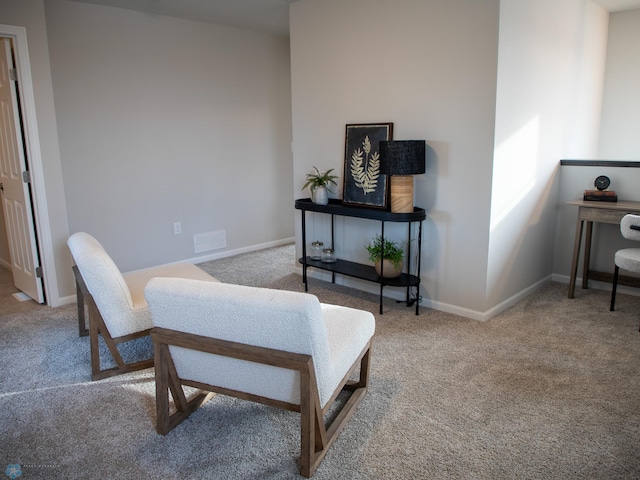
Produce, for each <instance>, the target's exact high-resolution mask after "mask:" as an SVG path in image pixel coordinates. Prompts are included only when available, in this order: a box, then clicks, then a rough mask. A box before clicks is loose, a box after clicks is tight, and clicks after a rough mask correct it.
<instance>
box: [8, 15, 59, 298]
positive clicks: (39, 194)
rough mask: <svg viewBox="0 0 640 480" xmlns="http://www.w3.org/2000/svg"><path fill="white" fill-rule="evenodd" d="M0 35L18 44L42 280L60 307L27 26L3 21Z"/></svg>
mask: <svg viewBox="0 0 640 480" xmlns="http://www.w3.org/2000/svg"><path fill="white" fill-rule="evenodd" d="M0 36H2V37H10V38H12V39H13V46H14V48H15V56H16V70H17V72H18V80H19V84H20V85H19V87H20V99H21V108H22V115H23V118H22V128H23V130H24V137H25V148H26V150H27V161H28V162H29V171H30V173H31V202H32V205H33V219H34V223H35V225H34V227H35V232H36V236H37V237H38V250H39V253H40V266H41V267H42V282H43V287H44V294H45V299H46V302H47V304H48V305H50V306H52V307H56V306H59V305H58V303H59V300H60V294H59V291H58V282H57V278H56V271H55V256H54V253H53V239H52V238H51V223H50V220H49V212H48V209H47V197H46V189H45V183H44V170H43V166H42V152H41V149H40V136H39V134H38V123H37V121H36V106H35V97H34V94H33V79H32V76H31V63H30V61H29V50H28V48H27V29H26V28H25V27H19V26H14V25H3V24H0Z"/></svg>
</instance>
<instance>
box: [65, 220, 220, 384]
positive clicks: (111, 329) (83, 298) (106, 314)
mask: <svg viewBox="0 0 640 480" xmlns="http://www.w3.org/2000/svg"><path fill="white" fill-rule="evenodd" d="M67 245H68V246H69V249H70V250H71V255H72V256H73V259H74V261H75V263H76V265H75V266H74V267H73V271H74V274H75V278H76V287H77V288H76V290H77V296H78V330H79V333H80V335H81V336H82V335H87V334H88V335H89V337H90V345H91V373H92V378H93V379H94V380H98V379H101V378H106V377H110V376H113V375H117V374H120V373H126V372H131V371H135V370H140V369H142V368H149V367H151V366H153V359H146V360H142V361H138V362H134V363H126V362H125V361H124V360H123V358H122V355H120V353H119V351H118V347H117V345H118V344H119V343H122V342H126V341H129V340H133V339H135V338H139V337H143V336H145V335H149V330H150V329H151V327H152V325H151V314H150V313H149V308H148V306H147V302H146V300H145V298H144V287H145V285H146V284H147V282H148V281H149V280H150V279H152V278H154V277H167V276H169V277H183V278H195V279H201V280H208V281H215V282H217V280H216V279H215V278H213V277H212V276H211V275H209V274H208V273H206V272H205V271H203V270H202V269H200V268H198V267H196V266H195V265H192V264H190V263H177V264H173V265H166V266H160V267H154V268H149V269H145V270H140V271H136V272H132V273H128V274H124V275H123V274H122V273H120V270H119V269H118V267H117V266H116V264H115V263H114V262H113V260H112V259H111V257H110V256H109V254H108V253H107V252H106V251H105V250H104V248H103V247H102V245H101V244H100V243H99V242H98V241H97V240H96V239H95V238H94V237H92V236H91V235H89V234H88V233H85V232H78V233H74V234H73V235H71V236H70V237H69V239H68V241H67ZM85 302H86V304H87V306H88V311H89V328H88V329H87V327H86V320H85V316H84V311H85ZM98 335H101V336H102V338H103V340H104V342H105V344H106V346H107V348H108V349H109V351H110V353H111V355H112V357H113V359H114V361H115V363H116V366H115V367H113V368H108V369H104V370H103V369H101V367H100V350H99V342H98Z"/></svg>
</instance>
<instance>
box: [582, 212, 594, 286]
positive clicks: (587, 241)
mask: <svg viewBox="0 0 640 480" xmlns="http://www.w3.org/2000/svg"><path fill="white" fill-rule="evenodd" d="M592 233H593V222H587V235H586V236H585V237H584V261H583V266H582V288H587V287H588V286H589V265H590V264H591V234H592Z"/></svg>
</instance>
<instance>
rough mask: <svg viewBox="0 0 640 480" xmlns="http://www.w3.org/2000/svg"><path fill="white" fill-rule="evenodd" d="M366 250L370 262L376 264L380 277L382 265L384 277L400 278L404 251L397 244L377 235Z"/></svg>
mask: <svg viewBox="0 0 640 480" xmlns="http://www.w3.org/2000/svg"><path fill="white" fill-rule="evenodd" d="M364 248H366V249H367V251H368V252H369V260H371V261H372V262H374V263H375V266H376V272H377V273H378V275H380V270H381V269H380V265H381V264H382V273H383V275H381V276H382V277H384V278H395V277H399V276H400V274H401V273H402V267H403V266H404V250H403V249H402V248H400V247H399V246H398V244H397V243H396V242H393V241H391V240H389V239H388V238H386V237H385V238H384V239H383V238H382V236H381V235H377V236H376V237H375V238H374V239H373V240H371V242H370V243H369V245H366V246H365V247H364Z"/></svg>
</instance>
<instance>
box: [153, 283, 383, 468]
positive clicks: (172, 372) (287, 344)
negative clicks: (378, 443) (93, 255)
mask: <svg viewBox="0 0 640 480" xmlns="http://www.w3.org/2000/svg"><path fill="white" fill-rule="evenodd" d="M145 296H146V298H147V302H148V304H149V308H150V309H151V316H152V320H153V324H154V328H153V329H152V330H151V338H152V340H153V343H154V358H155V367H156V410H157V430H158V433H160V434H163V435H165V434H167V433H168V432H169V431H170V430H171V429H172V428H174V427H175V426H176V425H177V424H179V423H180V422H181V421H182V420H184V419H185V418H186V417H188V416H189V415H190V414H191V413H192V412H193V411H194V410H195V409H196V408H198V407H199V406H200V405H201V404H202V403H204V402H205V401H207V400H208V399H209V398H210V397H211V396H212V395H213V392H216V393H222V394H225V395H232V396H235V397H238V398H242V399H245V400H251V401H256V402H260V403H264V404H267V405H272V406H276V407H279V408H283V409H286V410H291V411H295V412H300V426H301V456H300V471H301V473H302V474H303V475H304V476H307V477H309V476H311V475H312V474H313V472H314V471H315V469H316V468H317V467H318V465H319V464H320V462H321V461H322V459H323V458H324V455H325V453H326V452H327V449H328V448H329V447H330V446H331V444H332V443H333V441H334V440H335V439H336V437H337V435H338V434H339V433H340V431H341V430H342V428H343V427H344V425H345V424H346V422H347V420H348V419H349V418H350V417H351V415H352V414H353V412H354V409H355V408H356V407H357V406H358V405H359V404H360V402H361V401H362V399H363V397H364V395H365V393H366V391H367V385H368V377H369V356H370V348H371V341H372V338H373V334H374V330H375V319H374V317H373V315H372V314H371V313H370V312H365V311H362V310H355V309H352V308H347V307H341V306H336V305H327V304H321V303H320V302H319V301H318V299H317V297H315V296H313V295H310V294H306V293H299V292H289V291H282V290H272V289H266V288H256V287H245V286H239V285H230V284H224V283H210V282H202V281H197V280H185V279H171V278H155V279H153V280H151V281H150V282H149V283H148V285H147V287H146V289H145ZM352 375H355V376H357V379H353V378H352ZM183 385H186V386H190V387H195V388H199V389H201V390H204V392H201V393H199V394H198V395H196V396H194V397H193V398H192V399H190V400H188V399H187V398H186V395H185V393H184V391H183V388H182V387H183ZM169 391H170V392H171V397H172V398H173V403H174V407H173V410H172V411H173V412H174V413H170V402H169ZM342 391H347V392H348V394H349V395H350V396H349V399H348V400H347V401H346V402H345V403H344V406H343V408H342V410H340V413H339V414H337V416H335V418H334V419H333V421H332V422H331V424H330V425H329V426H328V427H325V420H324V416H325V414H326V413H327V411H328V409H329V407H330V406H331V405H332V403H333V402H334V400H335V399H336V397H337V396H338V394H339V393H340V392H342ZM205 392H208V393H205ZM332 415H333V412H332ZM212 455H215V452H212Z"/></svg>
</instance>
